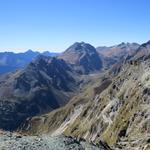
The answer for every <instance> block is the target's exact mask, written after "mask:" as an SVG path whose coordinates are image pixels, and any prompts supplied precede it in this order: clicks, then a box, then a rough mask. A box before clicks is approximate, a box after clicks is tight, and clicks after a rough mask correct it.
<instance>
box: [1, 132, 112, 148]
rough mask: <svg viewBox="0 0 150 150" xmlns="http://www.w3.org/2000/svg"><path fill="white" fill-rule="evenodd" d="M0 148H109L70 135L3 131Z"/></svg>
mask: <svg viewBox="0 0 150 150" xmlns="http://www.w3.org/2000/svg"><path fill="white" fill-rule="evenodd" d="M0 149H1V150H71V149H74V150H109V149H108V148H107V146H105V144H103V143H100V144H99V145H94V144H93V143H88V142H86V141H83V140H80V141H77V140H76V139H74V138H72V137H66V136H63V135H61V136H56V137H50V136H48V135H41V136H23V135H20V134H17V133H9V132H8V133H3V134H2V135H1V136H0Z"/></svg>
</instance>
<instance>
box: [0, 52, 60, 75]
mask: <svg viewBox="0 0 150 150" xmlns="http://www.w3.org/2000/svg"><path fill="white" fill-rule="evenodd" d="M38 55H44V56H52V57H53V56H57V55H59V53H51V52H48V51H45V52H43V53H40V52H34V51H32V50H28V51H26V52H24V53H13V52H0V74H2V73H7V72H10V71H15V70H16V69H20V68H23V67H25V66H26V65H27V64H29V63H30V62H31V61H32V60H33V59H34V58H36V57H37V56H38Z"/></svg>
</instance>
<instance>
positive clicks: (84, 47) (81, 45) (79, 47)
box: [66, 42, 96, 52]
mask: <svg viewBox="0 0 150 150" xmlns="http://www.w3.org/2000/svg"><path fill="white" fill-rule="evenodd" d="M66 51H88V52H90V51H96V49H95V47H94V46H92V45H90V44H88V43H85V42H75V43H74V44H73V45H71V46H70V47H69V48H68V49H67V50H66Z"/></svg>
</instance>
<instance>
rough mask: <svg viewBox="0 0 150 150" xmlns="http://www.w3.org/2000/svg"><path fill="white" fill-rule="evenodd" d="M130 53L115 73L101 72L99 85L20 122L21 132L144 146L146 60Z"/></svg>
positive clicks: (149, 120)
mask: <svg viewBox="0 0 150 150" xmlns="http://www.w3.org/2000/svg"><path fill="white" fill-rule="evenodd" d="M141 50H142V49H141ZM138 52H139V51H138ZM136 54H137V53H136ZM146 54H147V53H146ZM134 56H135V55H133V56H132V57H131V58H130V59H128V61H126V63H125V64H122V66H121V69H120V70H119V71H118V72H117V74H116V75H115V76H114V75H113V76H112V75H109V73H107V74H105V78H103V80H102V79H101V80H99V85H98V84H95V85H93V86H90V87H89V88H88V89H87V90H86V91H84V92H83V93H81V94H80V95H78V96H76V97H74V98H73V99H72V100H71V101H70V102H69V103H68V104H67V105H66V106H65V107H63V108H60V109H58V110H55V111H54V112H52V113H49V114H46V115H42V116H38V117H34V118H29V119H28V120H27V122H26V123H25V124H24V125H23V126H22V130H23V132H27V133H29V134H39V133H49V134H51V135H59V134H62V133H63V134H65V135H72V136H73V137H76V138H84V139H87V140H88V141H94V142H95V143H96V142H99V141H104V142H106V143H107V144H108V145H109V146H110V147H111V148H114V149H125V150H135V149H145V150H148V148H149V146H150V140H149V139H150V111H149V109H150V108H149V102H150V61H149V59H146V60H143V59H142V61H138V59H133V58H134ZM101 78H102V77H101ZM97 83H98V80H97ZM92 90H93V92H91V91H92Z"/></svg>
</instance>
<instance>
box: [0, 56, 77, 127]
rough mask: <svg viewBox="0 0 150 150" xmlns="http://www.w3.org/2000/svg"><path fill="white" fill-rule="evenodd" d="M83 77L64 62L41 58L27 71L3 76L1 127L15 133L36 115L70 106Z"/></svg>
mask: <svg viewBox="0 0 150 150" xmlns="http://www.w3.org/2000/svg"><path fill="white" fill-rule="evenodd" d="M78 82H79V77H78V76H77V75H76V73H75V72H74V71H73V70H72V68H71V67H70V66H69V65H68V64H66V63H65V62H64V61H63V60H60V59H56V58H51V57H45V56H39V57H38V58H37V59H36V60H35V61H33V62H31V63H30V64H29V65H28V66H27V67H26V68H25V69H23V70H19V71H17V72H14V73H10V74H6V75H3V76H0V128H3V129H7V130H12V129H15V128H16V127H18V125H19V124H20V123H22V121H23V120H24V119H25V118H27V117H29V116H33V115H37V114H42V113H45V112H48V111H51V110H53V109H56V108H59V107H60V106H62V105H64V104H66V103H67V102H68V101H69V99H70V98H71V97H72V96H73V95H74V94H75V93H76V91H77V85H78Z"/></svg>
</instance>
